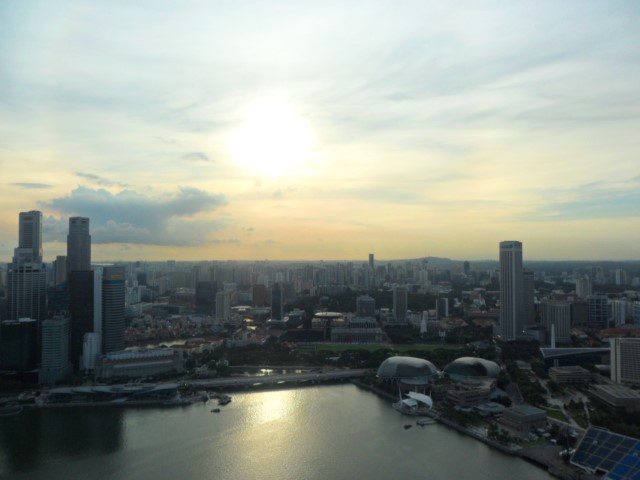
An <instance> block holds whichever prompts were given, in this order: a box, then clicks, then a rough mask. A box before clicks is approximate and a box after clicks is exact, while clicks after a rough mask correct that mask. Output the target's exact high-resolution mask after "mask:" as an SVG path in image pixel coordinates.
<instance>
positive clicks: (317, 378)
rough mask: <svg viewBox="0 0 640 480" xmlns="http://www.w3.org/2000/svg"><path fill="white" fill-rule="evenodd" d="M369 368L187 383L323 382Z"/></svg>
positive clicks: (210, 385) (359, 374)
mask: <svg viewBox="0 0 640 480" xmlns="http://www.w3.org/2000/svg"><path fill="white" fill-rule="evenodd" d="M369 372H370V370H367V369H364V368H363V369H348V370H331V371H328V372H305V373H286V374H276V375H264V376H252V377H224V378H207V379H200V380H187V381H186V382H185V383H186V384H187V385H189V386H192V387H197V388H235V387H250V386H254V385H255V386H257V385H275V384H282V383H285V382H286V383H300V382H323V381H331V380H346V379H349V378H358V377H362V376H364V375H366V374H367V373H369Z"/></svg>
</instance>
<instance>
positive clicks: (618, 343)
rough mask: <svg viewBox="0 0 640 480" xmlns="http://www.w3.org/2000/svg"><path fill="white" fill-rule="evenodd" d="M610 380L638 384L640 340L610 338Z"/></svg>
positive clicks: (639, 378) (639, 374)
mask: <svg viewBox="0 0 640 480" xmlns="http://www.w3.org/2000/svg"><path fill="white" fill-rule="evenodd" d="M610 345H611V380H613V381H614V382H616V383H630V384H636V385H637V384H640V338H612V339H611V340H610Z"/></svg>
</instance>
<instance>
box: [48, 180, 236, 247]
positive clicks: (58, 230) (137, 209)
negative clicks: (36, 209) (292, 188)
mask: <svg viewBox="0 0 640 480" xmlns="http://www.w3.org/2000/svg"><path fill="white" fill-rule="evenodd" d="M226 203H227V201H226V198H225V197H224V195H216V194H212V193H209V192H206V191H204V190H200V189H197V188H187V187H181V188H179V189H178V191H177V192H175V193H164V194H159V195H146V194H141V193H138V192H135V191H133V190H123V191H121V192H119V193H117V194H113V193H111V192H109V191H107V190H105V189H93V188H89V187H84V186H80V187H78V188H76V189H75V190H73V191H72V192H71V193H70V194H69V195H67V196H64V197H59V198H54V199H53V200H51V201H49V202H42V203H41V205H42V206H43V207H44V208H46V209H49V210H53V211H55V212H58V213H59V214H60V215H61V217H60V218H58V217H55V216H48V217H47V218H46V219H45V235H46V236H47V238H48V239H56V240H60V241H64V240H65V239H66V233H67V221H66V218H65V217H68V216H71V215H82V216H86V217H89V218H90V219H91V237H92V241H93V242H94V243H97V244H104V243H130V244H143V245H164V246H169V245H173V246H196V245H204V244H206V243H207V242H209V239H208V236H209V235H210V234H211V232H214V231H217V230H220V229H221V228H223V226H224V222H223V221H221V220H218V219H212V218H208V217H202V216H198V215H199V214H202V213H207V212H212V211H214V210H216V209H217V208H218V207H221V206H223V205H226Z"/></svg>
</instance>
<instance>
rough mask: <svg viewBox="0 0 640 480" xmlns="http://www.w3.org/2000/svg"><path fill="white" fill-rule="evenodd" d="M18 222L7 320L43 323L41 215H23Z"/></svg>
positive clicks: (45, 284)
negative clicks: (29, 319)
mask: <svg viewBox="0 0 640 480" xmlns="http://www.w3.org/2000/svg"><path fill="white" fill-rule="evenodd" d="M19 222H20V224H19V240H18V247H17V248H16V249H15V250H14V255H13V261H12V262H11V264H10V265H9V269H8V271H7V319H9V320H18V319H19V318H32V319H34V320H37V321H38V322H40V321H42V320H44V319H45V318H46V314H47V312H46V306H47V297H46V288H47V276H46V270H45V267H44V265H43V264H42V213H41V212H37V211H31V212H21V213H20V216H19ZM38 325H39V323H38Z"/></svg>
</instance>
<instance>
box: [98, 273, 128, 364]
mask: <svg viewBox="0 0 640 480" xmlns="http://www.w3.org/2000/svg"><path fill="white" fill-rule="evenodd" d="M125 293H126V285H125V275H124V267H105V268H104V270H103V276H102V353H109V352H117V351H119V350H123V349H124V313H125V309H124V302H125Z"/></svg>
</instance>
